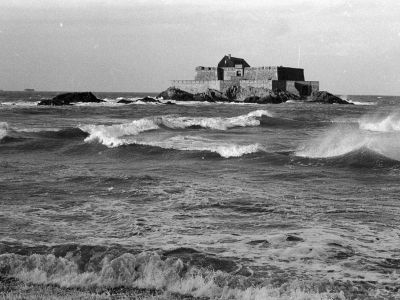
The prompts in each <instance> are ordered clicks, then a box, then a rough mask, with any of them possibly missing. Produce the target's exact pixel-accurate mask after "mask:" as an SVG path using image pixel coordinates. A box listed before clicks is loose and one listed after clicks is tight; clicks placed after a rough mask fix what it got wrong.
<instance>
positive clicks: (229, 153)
mask: <svg viewBox="0 0 400 300" xmlns="http://www.w3.org/2000/svg"><path fill="white" fill-rule="evenodd" d="M123 143H124V144H137V145H146V146H154V147H160V148H164V149H174V150H181V151H209V152H214V153H218V154H219V155H220V156H222V157H224V158H229V157H240V156H243V155H245V154H251V153H255V152H258V151H262V147H261V146H260V145H259V144H249V145H238V144H233V143H228V142H221V141H216V140H211V139H206V138H203V137H199V136H181V135H178V136H174V137H171V138H167V139H160V140H150V139H142V140H138V139H125V140H124V141H123Z"/></svg>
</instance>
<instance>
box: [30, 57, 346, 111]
mask: <svg viewBox="0 0 400 300" xmlns="http://www.w3.org/2000/svg"><path fill="white" fill-rule="evenodd" d="M195 71H196V75H195V79H194V80H172V82H171V86H170V87H169V88H168V89H167V90H165V91H163V92H161V93H160V94H159V95H158V96H157V98H156V99H155V98H152V97H144V98H142V99H137V100H128V99H121V100H119V101H118V102H117V103H120V104H131V103H134V102H138V101H141V102H146V103H147V102H148V103H158V104H175V103H173V102H170V101H168V102H162V101H160V99H162V100H174V101H207V102H241V103H257V104H270V103H272V104H279V103H284V102H287V101H289V100H291V101H301V102H307V103H324V104H352V103H350V102H348V101H346V100H343V99H341V98H339V97H337V96H334V95H332V94H330V93H328V92H325V91H319V82H318V81H305V79H304V70H303V69H300V68H289V67H283V66H279V67H277V66H264V67H250V65H249V64H248V63H247V62H246V61H245V60H244V59H243V58H237V57H233V56H231V55H230V54H228V55H225V56H224V57H223V58H222V60H221V61H220V62H219V63H218V65H217V67H202V66H199V67H196V69H195ZM78 102H84V103H88V102H93V103H99V102H104V100H101V99H98V98H97V97H96V96H95V95H93V94H92V93H90V92H81V93H77V92H75V93H64V94H60V95H57V96H55V97H54V98H52V99H43V100H42V101H40V102H39V103H38V105H51V106H59V105H72V104H73V103H78Z"/></svg>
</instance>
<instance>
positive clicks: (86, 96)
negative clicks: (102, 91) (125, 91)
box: [38, 92, 104, 106]
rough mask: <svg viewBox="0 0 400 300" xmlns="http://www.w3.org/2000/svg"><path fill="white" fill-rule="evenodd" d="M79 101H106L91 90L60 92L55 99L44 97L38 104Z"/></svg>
mask: <svg viewBox="0 0 400 300" xmlns="http://www.w3.org/2000/svg"><path fill="white" fill-rule="evenodd" d="M77 102H84V103H88V102H94V103H99V102H104V101H103V100H101V99H98V98H97V97H96V96H95V95H93V94H92V93H91V92H82V93H78V92H75V93H65V94H60V95H57V96H55V97H54V98H53V99H43V100H42V101H40V102H39V103H38V105H55V106H60V105H71V104H72V103H77Z"/></svg>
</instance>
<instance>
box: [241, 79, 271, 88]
mask: <svg viewBox="0 0 400 300" xmlns="http://www.w3.org/2000/svg"><path fill="white" fill-rule="evenodd" d="M240 87H242V88H246V87H256V88H267V89H270V90H271V89H272V80H241V81H240Z"/></svg>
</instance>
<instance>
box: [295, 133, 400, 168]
mask: <svg viewBox="0 0 400 300" xmlns="http://www.w3.org/2000/svg"><path fill="white" fill-rule="evenodd" d="M399 153H400V140H399V138H398V134H387V133H385V134H377V133H371V132H368V131H361V130H359V129H355V128H352V127H349V126H338V127H336V128H333V129H331V130H329V131H327V132H325V133H324V134H322V135H321V136H319V137H317V138H315V139H313V140H311V141H309V142H308V144H306V145H304V146H303V147H302V148H300V149H299V150H297V151H296V152H295V155H296V156H298V157H305V158H313V159H314V158H339V157H343V156H347V158H349V161H352V162H356V160H358V161H360V163H361V164H362V161H363V160H364V161H365V163H368V165H374V162H375V163H376V165H377V166H380V165H398V163H399V162H400V154H399Z"/></svg>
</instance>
